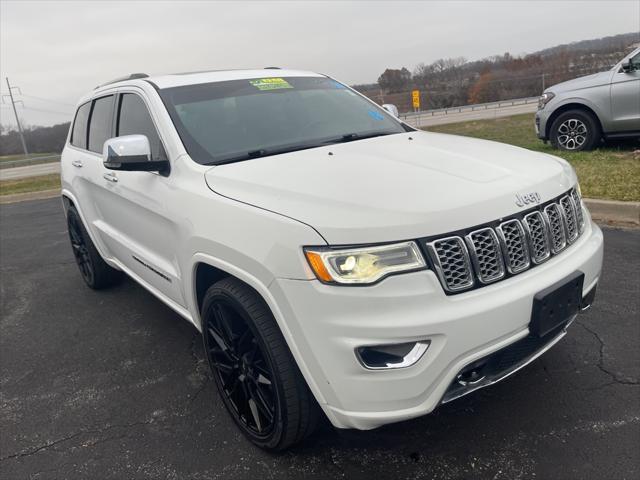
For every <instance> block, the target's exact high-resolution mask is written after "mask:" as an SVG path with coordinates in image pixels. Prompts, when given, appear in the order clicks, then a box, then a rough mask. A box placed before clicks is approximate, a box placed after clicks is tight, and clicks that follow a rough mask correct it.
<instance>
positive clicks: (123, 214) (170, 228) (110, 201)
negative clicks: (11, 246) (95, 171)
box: [96, 166, 185, 306]
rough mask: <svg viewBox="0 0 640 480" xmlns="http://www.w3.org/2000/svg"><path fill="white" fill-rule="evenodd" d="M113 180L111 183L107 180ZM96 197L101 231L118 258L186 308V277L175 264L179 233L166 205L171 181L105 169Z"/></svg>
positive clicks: (151, 175) (99, 229)
mask: <svg viewBox="0 0 640 480" xmlns="http://www.w3.org/2000/svg"><path fill="white" fill-rule="evenodd" d="M105 174H106V175H112V177H111V178H112V179H113V178H115V179H117V181H116V182H114V181H113V180H107V179H106V178H105V177H104V175H105ZM98 181H101V182H102V186H101V188H99V189H97V191H96V199H97V201H96V203H97V205H98V208H99V213H98V217H99V219H100V220H99V221H98V222H97V223H96V229H97V230H98V231H99V232H100V236H101V238H102V239H103V241H104V242H105V243H106V244H107V245H108V248H109V249H110V250H111V251H112V252H113V253H114V255H115V257H116V258H117V259H118V260H119V261H120V262H121V263H123V264H124V265H125V266H126V267H127V268H129V269H130V270H131V271H132V272H134V273H135V274H136V275H138V276H139V277H140V278H142V279H143V280H144V281H145V282H147V283H148V284H149V285H151V286H153V287H154V288H156V289H157V290H158V291H160V292H161V293H163V294H164V295H166V296H167V297H169V298H170V299H171V300H173V301H174V302H176V303H178V304H179V305H181V306H184V305H185V302H184V298H183V295H182V289H181V283H180V277H181V275H180V272H179V270H178V263H177V261H176V259H175V248H176V243H177V232H176V227H175V224H174V222H173V221H171V220H170V219H169V218H170V213H169V211H168V210H167V209H166V207H165V203H164V202H162V201H159V200H158V199H169V198H170V197H171V189H170V188H169V186H168V185H167V183H168V181H169V179H168V178H165V177H162V176H160V175H157V174H154V173H149V172H114V171H112V170H108V169H106V168H105V167H104V166H101V169H100V174H99V177H98Z"/></svg>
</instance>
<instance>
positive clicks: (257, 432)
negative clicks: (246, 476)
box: [202, 277, 320, 451]
mask: <svg viewBox="0 0 640 480" xmlns="http://www.w3.org/2000/svg"><path fill="white" fill-rule="evenodd" d="M202 322H203V323H202V325H203V335H202V337H203V342H204V351H205V355H206V357H207V361H208V362H209V366H210V368H211V371H212V373H213V376H214V379H215V382H216V386H217V388H218V392H219V394H220V396H221V397H222V400H223V402H224V405H225V407H226V408H227V411H228V412H229V414H230V415H231V417H232V418H233V420H234V421H235V423H236V425H238V427H239V428H240V430H241V431H242V432H243V433H244V434H245V435H246V437H247V438H248V439H249V440H250V441H251V442H253V443H254V444H255V445H257V446H259V447H260V448H263V449H265V450H270V451H282V450H285V449H286V448H288V447H290V446H291V445H294V444H296V443H298V442H300V441H302V440H303V439H304V438H306V437H307V436H308V435H310V434H311V433H312V432H313V431H314V430H315V428H316V426H317V423H318V419H319V415H320V411H319V410H320V409H319V407H318V405H317V403H316V401H315V398H314V397H313V395H312V394H311V391H310V390H309V387H308V386H307V384H306V382H305V380H304V378H303V377H302V374H301V373H300V370H299V369H298V366H297V365H296V363H295V360H294V359H293V356H292V355H291V352H290V351H289V347H288V346H287V344H286V342H285V340H284V337H283V336H282V333H281V332H280V329H279V327H278V325H277V323H276V321H275V319H274V318H273V315H272V313H271V311H270V309H269V307H268V306H267V305H266V303H265V302H264V300H263V299H262V297H261V296H260V295H259V294H258V293H257V292H256V291H255V290H253V289H252V288H251V287H249V286H248V285H246V284H245V283H243V282H241V281H240V280H238V279H236V278H233V277H227V278H224V279H222V280H220V281H219V282H217V283H215V284H213V285H212V286H211V287H209V289H208V290H207V293H206V294H205V297H204V299H203V305H202ZM252 402H253V403H252Z"/></svg>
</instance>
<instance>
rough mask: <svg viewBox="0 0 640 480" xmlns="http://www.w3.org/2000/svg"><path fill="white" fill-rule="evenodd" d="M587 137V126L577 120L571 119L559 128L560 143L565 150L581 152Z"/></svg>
mask: <svg viewBox="0 0 640 480" xmlns="http://www.w3.org/2000/svg"><path fill="white" fill-rule="evenodd" d="M587 135H588V130H587V126H586V125H585V124H584V123H583V122H582V121H580V120H579V119H577V118H569V119H567V120H565V121H564V122H562V123H561V124H560V126H559V127H558V143H559V144H560V146H561V147H562V148H564V149H565V150H580V149H581V147H582V146H583V145H584V142H585V141H586V140H587Z"/></svg>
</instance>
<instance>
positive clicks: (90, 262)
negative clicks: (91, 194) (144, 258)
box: [67, 206, 122, 290]
mask: <svg viewBox="0 0 640 480" xmlns="http://www.w3.org/2000/svg"><path fill="white" fill-rule="evenodd" d="M67 229H68V231H69V240H70V241H71V248H72V250H73V256H74V258H75V260H76V264H77V265H78V268H79V269H80V274H81V275H82V279H83V280H84V281H85V283H86V284H87V285H88V286H89V287H91V288H93V289H94V290H100V289H103V288H107V287H110V286H112V285H115V284H116V283H118V282H119V281H120V280H121V279H122V272H121V271H119V270H116V269H115V268H113V267H110V266H109V265H107V263H106V262H105V261H104V260H103V259H102V257H101V256H100V253H98V250H97V249H96V247H95V245H94V244H93V242H92V241H91V237H90V236H89V234H88V233H87V229H86V228H85V227H84V224H83V223H82V219H81V218H80V215H79V214H78V211H77V210H76V208H75V207H74V206H70V207H69V209H68V210H67Z"/></svg>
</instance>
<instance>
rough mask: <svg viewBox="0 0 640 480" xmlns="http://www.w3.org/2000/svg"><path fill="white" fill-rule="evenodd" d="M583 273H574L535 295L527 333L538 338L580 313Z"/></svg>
mask: <svg viewBox="0 0 640 480" xmlns="http://www.w3.org/2000/svg"><path fill="white" fill-rule="evenodd" d="M583 283H584V273H582V272H580V271H576V272H574V273H572V274H571V275H569V276H568V277H566V278H564V279H562V280H560V281H559V282H557V283H554V284H553V285H551V286H550V287H548V288H545V289H544V290H542V291H540V292H538V293H536V295H535V296H534V297H533V309H532V311H531V321H530V322H529V331H530V332H531V333H532V334H533V335H537V336H538V337H544V336H545V335H547V334H548V333H549V332H551V331H553V330H555V329H557V328H559V327H560V326H562V325H565V324H566V323H567V322H568V321H569V320H571V319H572V318H573V317H574V316H575V315H577V313H578V312H579V311H580V304H581V303H582V285H583Z"/></svg>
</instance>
